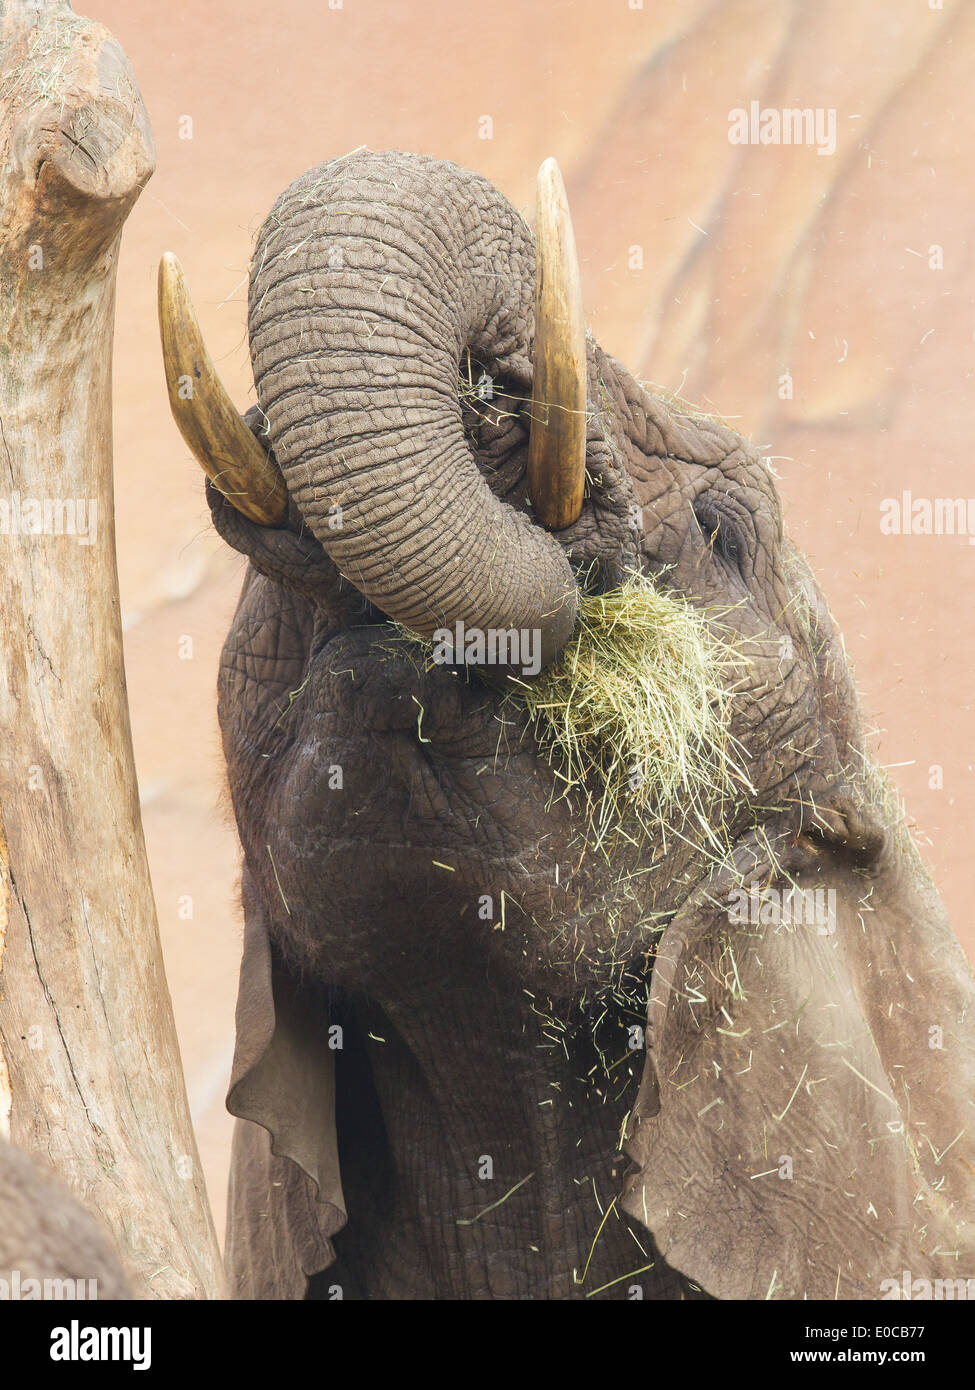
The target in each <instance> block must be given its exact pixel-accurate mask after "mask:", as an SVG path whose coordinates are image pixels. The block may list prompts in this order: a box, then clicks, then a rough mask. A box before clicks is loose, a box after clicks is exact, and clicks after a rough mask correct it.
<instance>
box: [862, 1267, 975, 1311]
mask: <svg viewBox="0 0 975 1390" xmlns="http://www.w3.org/2000/svg"><path fill="white" fill-rule="evenodd" d="M880 1297H881V1298H907V1299H910V1300H911V1301H912V1302H918V1303H927V1302H930V1301H931V1300H936V1301H938V1302H941V1301H944V1300H949V1301H967V1300H968V1299H975V1279H965V1278H961V1279H923V1278H919V1279H915V1278H914V1276H913V1275H912V1273H911V1271H910V1270H909V1269H905V1270H904V1272H903V1274H902V1275H901V1276H900V1278H899V1279H882V1280H881V1281H880Z"/></svg>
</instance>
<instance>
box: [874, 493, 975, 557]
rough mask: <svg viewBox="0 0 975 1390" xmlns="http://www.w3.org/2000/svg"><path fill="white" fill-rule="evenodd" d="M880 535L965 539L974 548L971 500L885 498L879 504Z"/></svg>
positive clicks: (907, 495)
mask: <svg viewBox="0 0 975 1390" xmlns="http://www.w3.org/2000/svg"><path fill="white" fill-rule="evenodd" d="M880 513H881V515H880V531H881V534H882V535H884V536H967V537H968V544H969V545H975V497H915V496H914V495H913V493H910V492H902V493H901V495H900V497H885V498H884V499H883V501H882V502H881V504H880Z"/></svg>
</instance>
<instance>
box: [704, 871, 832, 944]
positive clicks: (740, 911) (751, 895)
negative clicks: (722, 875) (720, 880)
mask: <svg viewBox="0 0 975 1390" xmlns="http://www.w3.org/2000/svg"><path fill="white" fill-rule="evenodd" d="M728 921H729V922H730V923H731V925H732V926H736V927H740V926H744V925H746V924H747V925H749V926H753V927H757V926H786V927H790V926H807V927H815V928H816V930H817V931H818V933H819V935H820V936H832V935H833V933H834V932H835V931H836V889H835V888H797V887H795V885H792V886H790V887H789V888H771V887H765V886H764V885H762V884H760V883H757V882H752V883H750V884H748V885H747V887H742V888H734V889H732V891H731V893H730V895H729V899H728Z"/></svg>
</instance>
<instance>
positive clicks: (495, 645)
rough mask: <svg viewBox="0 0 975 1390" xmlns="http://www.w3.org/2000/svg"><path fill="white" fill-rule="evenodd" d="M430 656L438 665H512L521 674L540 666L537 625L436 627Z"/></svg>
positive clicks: (535, 670)
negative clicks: (529, 626) (530, 626)
mask: <svg viewBox="0 0 975 1390" xmlns="http://www.w3.org/2000/svg"><path fill="white" fill-rule="evenodd" d="M433 660H434V662H435V663H436V664H437V665H438V666H462V665H468V666H514V667H517V668H519V669H520V670H521V672H522V674H523V675H526V676H537V675H538V673H539V671H540V670H541V669H542V634H541V629H540V628H537V627H532V628H525V627H522V628H516V627H489V628H480V627H465V626H464V624H463V623H462V622H456V623H454V626H453V630H451V629H450V628H448V627H438V628H437V630H436V632H435V633H434V634H433Z"/></svg>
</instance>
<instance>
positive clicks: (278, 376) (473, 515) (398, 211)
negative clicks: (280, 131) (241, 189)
mask: <svg viewBox="0 0 975 1390" xmlns="http://www.w3.org/2000/svg"><path fill="white" fill-rule="evenodd" d="M534 269H535V251H534V246H533V243H532V238H531V235H530V233H529V231H528V229H527V228H526V226H525V225H524V223H523V222H522V220H521V218H520V217H519V216H518V214H517V213H516V212H515V211H514V209H513V208H512V207H511V206H510V205H509V204H508V203H507V202H506V200H505V199H504V198H502V197H501V195H500V194H498V193H497V192H496V191H495V190H494V189H493V188H492V187H491V186H490V185H489V184H488V183H487V182H486V181H485V180H483V179H480V178H478V177H476V176H474V175H471V174H467V173H465V172H463V171H461V170H460V169H457V168H456V167H455V166H453V165H450V164H445V163H441V162H439V161H435V160H431V159H418V158H416V157H415V156H395V155H394V156H391V155H389V154H386V155H372V154H369V153H358V154H354V155H351V156H349V157H348V158H347V159H345V160H336V161H333V162H332V163H331V164H328V165H324V166H322V167H321V168H319V169H315V170H312V171H311V172H310V173H308V174H305V175H304V176H303V177H302V178H300V179H299V180H297V181H296V182H295V183H294V184H292V186H291V187H290V188H289V189H288V190H287V191H286V192H285V193H284V194H283V195H282V197H281V198H280V199H279V200H278V202H277V203H276V204H275V206H274V208H273V209H272V212H271V214H270V216H269V217H268V219H267V221H266V222H265V224H264V227H263V228H262V231H261V234H260V236H259V239H258V243H257V248H256V251H255V256H254V261H253V265H252V271H251V285H250V309H249V328H250V347H251V356H252V359H253V364H254V379H255V383H256V386H257V394H258V400H259V403H260V406H261V408H262V410H263V411H264V413H265V415H266V417H267V422H268V434H269V437H270V440H271V442H272V445H273V450H274V455H275V458H276V460H277V463H278V465H279V467H280V469H281V472H282V473H283V475H284V480H285V482H286V484H287V488H288V492H289V493H290V494H291V496H292V498H293V499H294V501H295V503H296V504H297V506H298V509H299V510H300V512H301V513H302V515H303V516H304V518H305V520H306V522H307V524H308V526H309V528H310V529H311V531H312V532H313V533H314V535H315V536H316V538H317V539H318V540H319V541H320V542H321V544H322V545H323V547H324V548H325V550H326V552H327V553H328V554H329V556H330V557H331V559H332V560H333V561H334V563H335V564H336V566H337V567H338V569H339V570H340V571H341V572H342V573H343V574H344V575H345V576H346V578H348V579H349V580H350V582H351V583H353V584H354V585H355V587H356V588H357V589H358V590H359V591H360V592H361V593H362V594H363V595H364V596H365V597H366V598H368V599H369V600H370V601H371V602H373V603H374V604H376V606H377V607H379V608H380V609H382V610H383V611H384V612H385V613H386V614H388V615H389V617H391V618H393V619H396V620H397V621H399V622H402V623H404V624H406V625H407V626H408V627H410V628H412V629H413V630H414V631H416V632H419V633H421V634H423V635H426V636H431V635H432V634H433V633H434V632H435V631H436V630H437V629H438V628H444V627H450V628H452V627H453V625H454V623H456V622H458V621H459V622H462V623H463V624H464V625H465V627H466V628H468V629H477V630H481V631H486V630H490V629H499V630H503V629H509V630H510V629H512V628H514V629H519V630H524V629H529V630H534V631H536V632H537V633H538V634H539V638H538V639H537V640H539V642H540V648H541V663H542V665H543V666H544V665H546V664H548V663H549V662H550V661H552V660H553V659H554V657H555V656H556V655H557V654H558V652H559V651H560V650H561V648H562V647H563V646H564V644H565V643H566V641H567V640H568V638H569V636H570V634H571V632H572V628H573V625H574V622H575V617H576V608H577V601H578V592H577V588H576V584H575V581H574V578H573V575H572V572H571V570H570V567H569V565H568V562H567V560H566V558H565V554H564V552H563V550H562V548H561V547H560V546H559V545H558V543H557V542H556V541H555V540H554V539H553V538H552V537H551V536H549V535H548V534H547V533H546V532H545V531H544V530H542V529H541V528H540V527H539V526H537V525H534V524H533V523H532V522H531V520H530V519H529V518H528V517H527V516H526V515H524V514H522V513H520V512H517V511H515V510H514V509H513V508H512V507H510V506H508V505H507V504H505V503H503V502H502V501H500V500H499V499H498V498H497V497H496V496H495V495H494V494H493V493H492V492H491V490H490V488H489V487H488V485H487V483H486V482H485V480H484V478H483V477H482V475H481V473H480V472H479V470H478V468H477V465H476V462H475V460H474V457H473V455H472V453H471V450H470V447H469V444H468V442H467V439H466V437H465V434H464V429H463V424H462V417H461V408H460V401H459V378H460V370H459V369H460V364H461V362H462V359H466V352H467V350H468V349H469V350H470V351H471V353H472V355H474V356H477V357H478V358H479V360H482V361H484V360H487V361H491V362H493V363H501V364H502V365H503V364H504V362H505V361H506V360H507V361H508V362H509V363H511V362H515V361H517V360H518V359H519V356H520V354H522V353H523V352H524V348H525V343H526V341H527V340H526V325H527V326H530V324H531V322H532V313H533V303H532V301H533V293H534ZM520 366H521V370H522V372H523V373H525V374H526V372H527V361H526V360H525V359H524V358H523V357H522V358H521V359H520ZM580 468H581V459H580ZM579 492H580V503H581V483H580V488H579Z"/></svg>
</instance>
